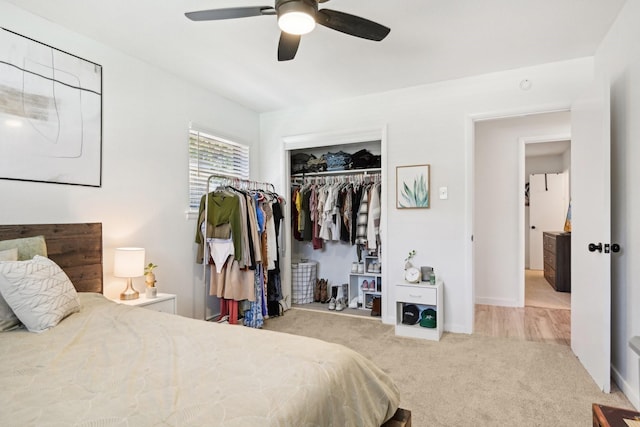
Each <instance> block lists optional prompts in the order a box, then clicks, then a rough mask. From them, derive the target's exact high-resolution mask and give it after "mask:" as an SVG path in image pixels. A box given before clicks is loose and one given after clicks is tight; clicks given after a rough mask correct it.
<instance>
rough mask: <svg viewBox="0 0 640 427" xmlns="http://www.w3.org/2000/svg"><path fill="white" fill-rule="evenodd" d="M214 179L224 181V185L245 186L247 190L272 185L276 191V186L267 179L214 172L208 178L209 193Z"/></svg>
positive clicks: (272, 188) (273, 190)
mask: <svg viewBox="0 0 640 427" xmlns="http://www.w3.org/2000/svg"><path fill="white" fill-rule="evenodd" d="M212 180H219V181H223V182H224V183H225V184H224V185H231V186H235V187H242V186H244V187H245V188H246V189H247V190H259V189H260V188H261V187H266V188H268V187H271V191H272V192H274V193H275V192H276V187H275V186H274V185H273V184H272V183H270V182H265V181H253V180H251V179H244V178H238V177H236V176H233V175H224V174H220V173H218V174H213V175H209V177H208V178H207V194H208V193H209V192H210V191H211V188H210V184H211V181H212Z"/></svg>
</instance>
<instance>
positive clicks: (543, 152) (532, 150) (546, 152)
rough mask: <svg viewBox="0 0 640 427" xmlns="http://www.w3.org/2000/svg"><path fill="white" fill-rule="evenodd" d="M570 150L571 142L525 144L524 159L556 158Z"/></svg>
mask: <svg viewBox="0 0 640 427" xmlns="http://www.w3.org/2000/svg"><path fill="white" fill-rule="evenodd" d="M570 148H571V141H549V142H537V143H530V144H525V146H524V151H525V156H526V157H540V156H558V155H561V154H564V153H565V152H566V151H567V150H569V149H570Z"/></svg>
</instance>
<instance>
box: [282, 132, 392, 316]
mask: <svg viewBox="0 0 640 427" xmlns="http://www.w3.org/2000/svg"><path fill="white" fill-rule="evenodd" d="M378 140H379V141H380V155H381V170H380V172H381V175H382V177H381V178H382V190H381V194H380V198H381V215H382V217H381V221H380V235H381V236H383V237H382V260H381V261H382V266H383V268H382V284H383V285H382V305H381V310H382V316H381V317H382V322H383V323H387V324H395V319H394V317H395V312H394V306H393V303H391V302H390V298H391V297H393V292H391V291H390V288H391V286H392V284H391V283H390V282H389V279H388V277H387V273H386V270H387V269H386V268H384V266H385V265H387V239H386V237H387V236H388V234H387V207H388V203H387V188H388V174H387V125H386V124H383V125H377V126H371V127H367V128H361V129H345V130H339V131H327V132H318V133H308V134H299V135H290V136H285V137H283V138H282V144H283V145H282V146H283V150H282V151H283V154H282V155H283V161H282V164H283V165H284V167H285V170H284V173H283V174H282V176H283V182H281V183H280V184H281V187H280V188H283V189H285V188H286V189H287V194H288V196H287V203H288V205H287V207H286V209H285V227H283V228H284V230H285V234H284V238H285V244H286V251H285V253H284V266H283V267H284V268H283V271H282V272H281V277H282V293H283V296H284V301H285V304H286V308H287V309H289V308H291V253H292V247H293V246H292V244H293V240H292V239H293V236H292V233H291V205H289V203H291V195H290V192H289V188H290V183H291V151H294V150H301V149H312V148H319V147H332V146H337V145H341V146H342V145H344V146H348V145H349V144H360V143H362V142H366V141H378ZM344 274H345V283H347V282H348V279H349V271H345V272H344Z"/></svg>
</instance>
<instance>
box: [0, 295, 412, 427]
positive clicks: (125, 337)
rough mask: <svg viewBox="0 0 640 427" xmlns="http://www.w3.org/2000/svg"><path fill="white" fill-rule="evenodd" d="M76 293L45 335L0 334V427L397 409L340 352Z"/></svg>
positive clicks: (371, 413)
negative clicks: (69, 311)
mask: <svg viewBox="0 0 640 427" xmlns="http://www.w3.org/2000/svg"><path fill="white" fill-rule="evenodd" d="M80 295H81V304H82V308H81V311H80V313H76V314H73V315H71V316H70V317H68V318H67V319H65V320H63V321H62V322H61V323H60V324H59V325H58V326H56V327H55V328H53V329H51V330H48V331H46V332H44V333H42V334H34V333H30V332H27V331H25V330H17V331H10V332H3V333H0V402H1V403H0V425H2V426H44V425H50V426H67V425H82V426H101V427H107V426H136V427H138V426H152V425H153V426H155V425H162V426H165V425H166V426H218V425H224V426H243V427H245V426H246V427H249V426H251V427H253V426H296V427H299V426H367V427H369V426H379V425H380V424H382V423H383V422H384V421H385V420H387V419H388V418H391V416H392V415H393V413H394V412H395V410H396V409H397V407H398V404H399V394H398V389H397V388H396V386H395V385H394V384H393V383H392V382H391V379H390V378H389V377H388V376H387V375H386V374H385V373H384V372H382V371H381V370H380V369H379V368H377V367H376V366H375V365H374V364H372V363H371V362H370V361H369V360H368V359H366V358H364V357H363V356H361V355H359V354H358V353H356V352H354V351H351V350H349V349H347V348H345V347H343V346H339V345H336V344H330V343H326V342H323V341H319V340H314V339H310V338H305V337H299V336H295V335H288V334H282V333H277V332H272V331H266V330H255V329H251V328H246V327H243V326H235V325H227V324H217V323H210V322H204V321H200V320H193V319H187V318H184V317H180V316H175V315H170V314H165V313H158V312H155V311H150V310H146V309H143V308H136V307H129V306H125V305H119V304H115V303H113V302H111V301H109V300H107V299H106V298H104V297H103V296H102V295H100V294H80ZM285 315H286V314H285Z"/></svg>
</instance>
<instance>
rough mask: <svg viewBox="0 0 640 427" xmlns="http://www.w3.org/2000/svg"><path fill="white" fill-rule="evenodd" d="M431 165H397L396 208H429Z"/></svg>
mask: <svg viewBox="0 0 640 427" xmlns="http://www.w3.org/2000/svg"><path fill="white" fill-rule="evenodd" d="M429 170H430V166H429V165H412V166H397V167H396V208H398V209H426V208H429V202H430V199H431V197H430V193H429V185H430V179H429Z"/></svg>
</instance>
